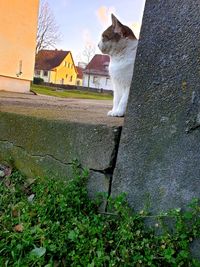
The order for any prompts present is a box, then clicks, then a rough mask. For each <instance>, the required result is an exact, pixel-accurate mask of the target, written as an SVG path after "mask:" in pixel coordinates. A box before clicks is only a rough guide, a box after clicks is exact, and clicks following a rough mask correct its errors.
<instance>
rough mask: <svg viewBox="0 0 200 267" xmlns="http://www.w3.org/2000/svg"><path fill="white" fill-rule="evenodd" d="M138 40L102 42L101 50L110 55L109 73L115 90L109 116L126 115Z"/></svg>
mask: <svg viewBox="0 0 200 267" xmlns="http://www.w3.org/2000/svg"><path fill="white" fill-rule="evenodd" d="M137 43H138V41H137V40H136V39H129V38H124V39H121V40H120V41H119V42H115V43H113V42H110V41H109V42H102V41H100V43H99V48H100V50H101V51H102V52H103V53H108V54H109V55H110V65H109V73H110V77H111V81H112V84H113V90H114V99H113V108H112V110H110V111H109V112H108V116H116V117H122V116H124V114H125V111H126V106H127V102H128V96H129V90H130V85H131V80H132V75H133V68H134V62H135V56H136V50H137Z"/></svg>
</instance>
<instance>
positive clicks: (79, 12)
mask: <svg viewBox="0 0 200 267" xmlns="http://www.w3.org/2000/svg"><path fill="white" fill-rule="evenodd" d="M46 1H47V2H48V3H49V6H50V8H51V10H52V12H53V13H54V16H55V19H56V22H57V24H58V25H59V28H60V32H61V34H62V40H61V41H60V42H59V43H58V45H57V48H58V49H63V50H71V51H72V53H73V57H74V60H75V61H78V60H81V59H83V56H82V52H83V50H84V47H85V45H86V43H92V44H94V45H95V46H96V53H100V51H99V50H98V48H97V43H98V41H99V39H100V36H101V33H102V31H103V30H104V29H106V27H108V26H109V25H110V24H111V19H110V13H114V14H115V15H116V16H117V17H118V19H119V20H120V21H121V22H122V23H123V24H125V25H128V26H130V27H132V29H135V31H136V34H137V30H138V28H139V26H140V24H141V20H142V15H143V9H144V4H145V0H96V1H92V0H90V1H89V0H87V1H84V0H57V1H55V0H46ZM81 57H82V58H81Z"/></svg>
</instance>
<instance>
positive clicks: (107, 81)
mask: <svg viewBox="0 0 200 267" xmlns="http://www.w3.org/2000/svg"><path fill="white" fill-rule="evenodd" d="M109 81H110V79H109V78H108V77H107V78H106V85H108V83H109Z"/></svg>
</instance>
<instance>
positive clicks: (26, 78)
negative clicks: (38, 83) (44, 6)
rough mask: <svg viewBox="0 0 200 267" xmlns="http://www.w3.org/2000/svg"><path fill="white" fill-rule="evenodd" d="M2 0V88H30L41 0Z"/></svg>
mask: <svg viewBox="0 0 200 267" xmlns="http://www.w3.org/2000/svg"><path fill="white" fill-rule="evenodd" d="M0 2H1V4H0V62H1V63H0V90H5V91H16V92H29V90H30V82H31V80H32V78H33V72H34V61H35V47H36V32H37V18H38V7H39V1H38V0H28V1H24V0H15V1H13V0H6V1H3V0H2V1H0Z"/></svg>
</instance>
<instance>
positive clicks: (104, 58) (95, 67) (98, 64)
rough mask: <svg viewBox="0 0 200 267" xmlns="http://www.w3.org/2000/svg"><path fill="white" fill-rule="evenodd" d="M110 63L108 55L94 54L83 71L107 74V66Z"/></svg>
mask: <svg viewBox="0 0 200 267" xmlns="http://www.w3.org/2000/svg"><path fill="white" fill-rule="evenodd" d="M109 63H110V57H109V56H108V55H101V54H97V55H95V56H94V57H93V58H92V59H91V61H90V62H89V64H88V65H87V66H86V68H85V70H84V73H86V74H88V73H89V74H95V75H103V76H109V73H108V66H109Z"/></svg>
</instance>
